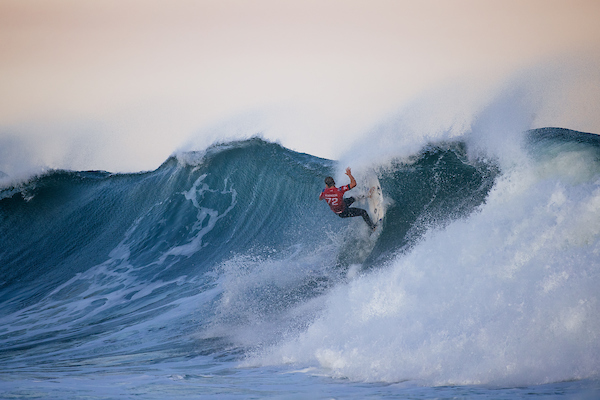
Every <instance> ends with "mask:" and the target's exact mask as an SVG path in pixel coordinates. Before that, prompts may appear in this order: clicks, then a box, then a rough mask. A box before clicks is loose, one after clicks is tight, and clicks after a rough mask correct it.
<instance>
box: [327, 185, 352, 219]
mask: <svg viewBox="0 0 600 400" xmlns="http://www.w3.org/2000/svg"><path fill="white" fill-rule="evenodd" d="M348 190H350V186H349V185H344V186H341V187H339V188H336V187H328V188H325V189H323V192H321V195H320V196H319V200H323V199H325V201H327V204H329V208H331V211H333V212H334V213H336V214H340V213H341V212H342V211H344V209H345V208H346V205H345V204H344V193H346V192H347V191H348Z"/></svg>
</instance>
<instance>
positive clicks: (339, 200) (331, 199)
mask: <svg viewBox="0 0 600 400" xmlns="http://www.w3.org/2000/svg"><path fill="white" fill-rule="evenodd" d="M346 175H348V178H350V184H348V185H344V186H340V187H339V188H336V187H335V181H334V180H333V178H332V177H331V176H328V177H327V178H325V185H327V187H326V188H325V189H323V191H322V192H321V195H320V196H319V200H325V201H327V204H329V208H331V211H333V212H334V213H336V214H337V215H339V216H340V217H341V218H349V217H363V219H364V220H365V222H366V223H367V225H369V228H371V230H375V228H376V225H375V224H374V223H373V221H371V218H370V217H369V214H368V213H367V211H366V210H363V209H362V208H356V207H350V206H351V205H352V203H354V202H355V201H356V199H355V198H354V197H347V198H344V193H346V192H347V191H348V190H350V189H353V188H354V187H356V179H354V177H353V176H352V172H351V171H350V167H348V168H346Z"/></svg>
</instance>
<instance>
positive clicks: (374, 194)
mask: <svg viewBox="0 0 600 400" xmlns="http://www.w3.org/2000/svg"><path fill="white" fill-rule="evenodd" d="M361 181H362V182H361V183H360V189H361V190H360V191H361V195H360V197H359V198H360V201H359V203H360V207H362V208H364V209H365V210H367V213H369V217H371V221H373V223H374V224H375V225H377V227H378V228H379V226H380V225H381V223H382V222H383V217H384V216H385V203H384V199H383V193H382V191H381V184H380V183H379V179H377V176H376V175H370V176H368V177H366V178H363V179H361ZM377 230H379V229H377Z"/></svg>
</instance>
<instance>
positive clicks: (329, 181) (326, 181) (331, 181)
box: [325, 176, 335, 187]
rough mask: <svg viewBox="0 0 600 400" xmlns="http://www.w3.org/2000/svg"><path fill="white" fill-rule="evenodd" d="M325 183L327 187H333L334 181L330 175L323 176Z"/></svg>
mask: <svg viewBox="0 0 600 400" xmlns="http://www.w3.org/2000/svg"><path fill="white" fill-rule="evenodd" d="M325 184H326V185H327V187H333V186H335V181H334V180H333V178H332V177H330V176H328V177H327V178H325Z"/></svg>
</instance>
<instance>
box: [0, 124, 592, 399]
mask: <svg viewBox="0 0 600 400" xmlns="http://www.w3.org/2000/svg"><path fill="white" fill-rule="evenodd" d="M519 148H520V149H521V150H522V155H521V157H522V158H521V160H522V162H521V163H514V162H513V163H506V162H505V161H504V160H502V159H499V158H497V157H494V156H491V155H488V156H485V155H482V154H481V153H480V152H475V151H473V145H472V143H471V141H470V139H469V138H459V139H457V140H454V141H450V142H432V143H429V144H427V145H426V146H424V147H422V148H421V149H420V150H419V151H417V152H414V153H413V154H410V155H409V156H403V157H397V158H392V159H388V160H386V161H385V162H383V161H382V162H380V163H374V164H372V165H369V166H364V165H359V166H358V167H357V168H355V169H353V172H354V174H355V175H356V177H357V179H358V180H359V181H360V180H361V178H362V177H364V176H366V175H367V174H373V173H374V174H377V176H378V177H379V180H380V182H381V185H382V188H383V193H384V197H385V198H386V206H387V210H386V217H385V219H384V221H383V226H382V227H381V228H380V230H379V231H378V232H377V233H376V234H372V235H370V234H369V232H368V230H367V228H366V225H365V224H364V222H362V220H361V219H360V218H355V219H346V220H343V219H340V218H337V217H336V216H335V215H333V214H332V213H331V212H330V211H329V209H328V207H327V206H326V205H325V204H323V203H321V202H319V201H318V195H319V193H320V191H321V190H322V188H323V178H324V177H325V176H327V175H329V174H331V175H334V176H335V177H336V180H337V181H338V182H342V181H344V179H345V177H344V175H343V173H342V171H343V169H344V167H345V165H340V164H338V163H337V162H334V161H330V160H324V159H320V158H317V157H313V156H311V155H307V154H299V153H296V152H293V151H290V150H288V149H285V148H283V147H281V146H280V145H278V144H274V143H269V142H266V141H264V140H262V139H257V138H255V139H249V140H245V141H239V142H231V143H225V144H221V145H215V146H213V147H211V148H209V149H207V150H206V151H202V152H192V153H182V154H178V155H177V156H175V157H172V158H170V159H169V160H167V161H166V162H165V163H164V164H163V165H162V166H161V167H160V168H158V169H157V170H155V171H152V172H146V173H139V174H109V173H105V172H74V171H50V172H48V173H46V174H44V175H42V176H37V177H34V178H32V179H30V180H29V181H27V182H25V183H19V184H8V185H6V186H5V187H4V188H3V189H2V192H1V193H2V194H1V199H0V230H1V232H2V235H1V236H0V304H1V307H0V398H43V399H53V398H57V399H58V398H61V399H64V398H72V399H77V398H103V399H113V398H114V399H118V398H134V397H135V398H144V399H146V398H147V399H155V398H156V399H163V398H323V399H325V398H361V399H362V398H411V399H412V398H415V399H420V398H440V399H450V398H483V399H504V398H506V399H514V398H530V397H544V398H582V399H592V398H597V397H598V395H599V394H600V390H599V389H600V387H599V383H598V370H599V367H600V340H599V335H600V317H599V315H600V312H599V311H600V303H599V302H598V289H597V288H598V287H600V146H599V141H598V139H597V136H595V135H589V134H583V133H579V132H573V131H567V130H562V129H542V130H536V131H531V132H527V133H525V134H523V141H522V144H521V145H520V147H519ZM523 157H524V158H523ZM358 190H359V189H358V188H357V189H355V192H356V191H358ZM350 193H352V192H350Z"/></svg>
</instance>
